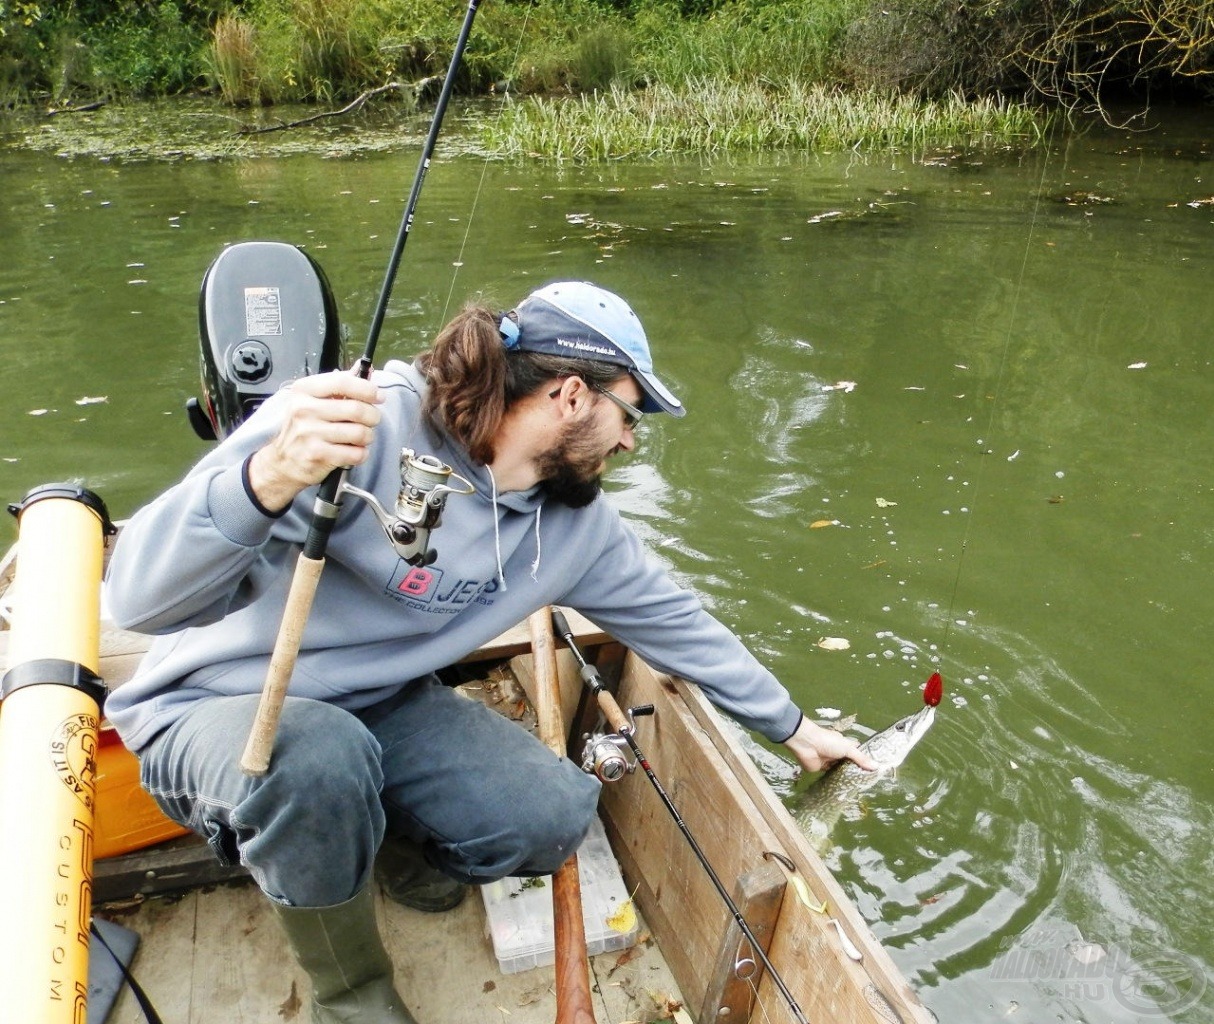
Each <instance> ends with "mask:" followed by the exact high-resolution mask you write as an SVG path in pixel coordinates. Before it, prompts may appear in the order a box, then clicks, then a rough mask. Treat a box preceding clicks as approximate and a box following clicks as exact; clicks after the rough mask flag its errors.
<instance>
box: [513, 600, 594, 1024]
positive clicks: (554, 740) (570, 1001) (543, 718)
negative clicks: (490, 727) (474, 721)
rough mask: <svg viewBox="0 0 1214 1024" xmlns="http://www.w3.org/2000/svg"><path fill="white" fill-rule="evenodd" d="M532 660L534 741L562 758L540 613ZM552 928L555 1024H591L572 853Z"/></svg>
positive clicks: (546, 631) (554, 683)
mask: <svg viewBox="0 0 1214 1024" xmlns="http://www.w3.org/2000/svg"><path fill="white" fill-rule="evenodd" d="M527 625H528V626H529V627H530V630H531V651H532V654H533V655H534V657H535V716H536V720H537V724H538V727H539V734H540V739H541V740H543V741H544V743H545V745H546V746H547V747H548V748H549V749H550V750H551V751H552V752H553V753H554V754H556V755H557V757H564V756H565V720H564V718H563V716H562V715H561V681H560V674H559V672H558V671H557V664H556V641H555V639H553V636H552V611H551V609H549V608H546V607H545V608H541V609H540V610H539V611H537V612H533V613H532V615H531V616H530V618H528V620H527ZM552 929H553V942H554V945H555V966H554V971H555V980H556V1024H594V1009H593V1002H592V997H591V995H590V962H589V958H588V956H587V953H586V924H585V922H584V921H583V919H582V885H581V878H580V876H579V874H578V866H577V853H574V854H573V855H572V856H570V858H569V859H568V860H567V861H565V863H564V864H562V865H561V866H560V867H559V868H557V870H556V873H555V874H554V875H553V876H552Z"/></svg>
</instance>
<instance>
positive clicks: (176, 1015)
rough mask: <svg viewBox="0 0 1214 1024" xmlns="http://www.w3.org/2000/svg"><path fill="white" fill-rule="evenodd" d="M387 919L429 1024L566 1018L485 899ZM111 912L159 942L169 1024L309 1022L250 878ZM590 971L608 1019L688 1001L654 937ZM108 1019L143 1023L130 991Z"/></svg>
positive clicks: (147, 983)
mask: <svg viewBox="0 0 1214 1024" xmlns="http://www.w3.org/2000/svg"><path fill="white" fill-rule="evenodd" d="M377 912H378V914H379V919H380V928H381V931H382V933H383V936H384V943H385V945H386V946H387V948H388V952H389V953H390V954H391V956H392V960H393V962H394V963H395V964H396V984H397V988H398V990H399V991H400V993H401V995H402V996H403V997H404V1000H405V1002H406V1004H407V1005H408V1006H409V1009H410V1010H411V1011H412V1012H413V1014H414V1016H416V1017H417V1019H418V1020H419V1021H420V1022H421V1024H439V1022H441V1024H493V1022H501V1024H539V1022H544V1024H550V1022H551V1021H552V1020H553V1019H555V1015H556V997H555V994H554V991H553V969H552V967H551V966H548V967H536V968H532V969H531V970H526V971H520V972H519V973H517V974H503V973H502V972H501V969H500V968H499V966H498V962H497V957H496V956H495V955H494V952H493V947H492V944H491V943H490V941H489V939H488V938H487V937H486V935H485V911H484V906H483V903H482V901H481V899H480V896H479V894H478V893H476V892H473V893H471V894H470V895H469V897H468V898H467V899H466V900H464V902H463V903H462V904H461V905H460V906H459V907H457V908H456V909H455V910H452V911H448V912H447V913H443V914H423V913H420V912H418V911H414V910H410V909H408V908H406V907H402V906H399V905H397V904H395V903H392V902H391V901H389V900H386V899H383V898H382V896H381V897H379V898H378V904H377ZM103 916H106V917H109V918H111V919H112V920H115V921H117V922H118V923H119V924H122V925H123V926H124V927H127V928H131V929H133V930H134V931H136V932H138V933H139V934H140V936H141V938H142V937H144V936H147V937H148V941H147V942H141V944H140V948H139V951H138V953H137V954H136V956H135V961H134V964H133V965H132V971H133V973H134V976H135V978H136V980H137V981H138V982H139V984H140V985H142V986H143V988H144V990H145V991H146V992H147V994H148V996H149V997H150V999H151V1000H152V1002H153V1004H154V1005H155V1006H156V1008H157V1010H158V1011H159V1012H160V1014H161V1016H162V1017H163V1018H164V1021H165V1024H245V1022H248V1024H253V1022H257V1024H268V1022H271V1021H287V1022H290V1021H299V1022H300V1024H306V1022H307V1021H308V1019H309V1010H308V999H309V990H308V983H307V979H306V977H305V976H304V975H303V973H302V972H301V971H300V970H299V969H298V968H297V967H296V966H295V964H294V961H293V960H292V959H291V955H290V953H289V952H288V950H287V946H286V941H285V940H284V938H283V936H282V933H281V931H280V929H279V927H278V922H277V921H276V920H275V918H274V913H273V911H272V910H271V908H270V906H269V904H268V903H267V901H266V900H265V898H264V897H263V896H262V895H261V893H260V892H259V890H258V889H257V887H256V886H254V885H253V884H252V883H251V882H247V883H233V884H228V885H223V886H219V887H216V888H214V889H200V890H193V891H191V892H189V893H186V894H185V895H184V896H182V897H180V898H163V897H157V898H154V899H148V900H145V901H143V902H142V903H140V904H139V905H138V907H137V908H136V909H134V910H133V911H119V912H109V913H103ZM644 934H645V930H644V928H642V935H644ZM95 955H96V954H95ZM100 955H105V954H104V953H101V954H100ZM591 965H592V979H591V984H592V987H593V989H594V998H595V1003H596V1005H595V1015H596V1018H597V1019H598V1021H599V1022H600V1024H608V1022H614V1024H620V1022H624V1021H634V1022H644V1021H653V1020H658V1019H669V1018H670V1017H671V1014H672V1012H673V1008H674V1007H675V1006H677V1005H679V995H678V990H677V988H676V987H675V984H674V980H673V978H672V977H671V975H670V972H669V970H668V969H667V968H666V966H665V963H664V961H663V960H662V958H661V955H660V954H659V953H658V951H657V948H656V947H655V946H654V944H653V943H652V941H642V942H641V943H640V944H639V945H637V946H636V947H634V948H633V949H632V950H624V951H621V952H611V953H602V954H600V955H599V956H596V957H593V958H592V961H591ZM679 1019H681V1020H688V1019H689V1018H687V1017H685V1016H682V1017H680V1018H679ZM109 1024H143V1016H142V1014H141V1012H140V1010H139V1007H138V1004H137V1003H136V1001H135V999H134V997H133V996H132V995H131V993H130V991H129V990H126V989H124V990H123V993H122V994H121V996H120V997H119V999H118V1001H117V1003H116V1004H115V1007H114V1010H113V1012H112V1013H111V1015H110V1018H109Z"/></svg>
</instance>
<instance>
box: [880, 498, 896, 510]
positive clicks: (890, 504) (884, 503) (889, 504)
mask: <svg viewBox="0 0 1214 1024" xmlns="http://www.w3.org/2000/svg"><path fill="white" fill-rule="evenodd" d="M897 506H898V503H897V502H896V501H890V500H888V499H887V498H878V499H877V508H897Z"/></svg>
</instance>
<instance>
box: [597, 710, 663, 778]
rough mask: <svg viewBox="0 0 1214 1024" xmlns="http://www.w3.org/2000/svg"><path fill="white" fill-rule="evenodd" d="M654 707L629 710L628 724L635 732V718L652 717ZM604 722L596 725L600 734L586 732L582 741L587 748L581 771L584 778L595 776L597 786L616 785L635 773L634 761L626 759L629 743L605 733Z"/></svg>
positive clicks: (615, 735)
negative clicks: (614, 783)
mask: <svg viewBox="0 0 1214 1024" xmlns="http://www.w3.org/2000/svg"><path fill="white" fill-rule="evenodd" d="M652 714H653V705H652V704H642V705H640V706H639V707H635V708H629V709H628V721H629V722H630V723H631V724H632V727H633V731H634V732H635V731H636V716H638V715H652ZM604 725H606V722H605V721H603V720H600V721H599V731H597V732H588V733H586V734H585V735H584V736H583V737H582V739H584V740H585V741H586V746H585V747H583V748H582V771H584V772H586V774H587V775H597V776H598V778H599V781H600V782H619V781H620V779H622V778H623V777H624V776H625V775H629V774H631V773H632V772H634V771H636V767H637V765H636V761H634V760H630V759H629V757H628V750H629V747H628V740H627V739H625V738H624V737H623V736H621V735H620V734H619V733H618V732H605V731H604V730H603V726H604Z"/></svg>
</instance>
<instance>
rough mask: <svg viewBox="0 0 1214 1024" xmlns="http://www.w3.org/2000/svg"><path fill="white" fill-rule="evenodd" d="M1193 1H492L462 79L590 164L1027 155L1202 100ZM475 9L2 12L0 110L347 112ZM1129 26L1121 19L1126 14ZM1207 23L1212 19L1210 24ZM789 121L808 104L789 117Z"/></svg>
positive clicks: (187, 3)
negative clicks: (1181, 99) (954, 150)
mask: <svg viewBox="0 0 1214 1024" xmlns="http://www.w3.org/2000/svg"><path fill="white" fill-rule="evenodd" d="M1192 6H1193V5H1192V4H1191V2H1189V0H1142V2H1141V3H1134V2H1130V3H1126V4H1120V5H1117V7H1116V11H1115V12H1113V11H1112V9H1110V10H1109V11H1105V10H1104V8H1103V6H1102V5H1101V4H1100V3H1097V2H1093V0H1044V2H1042V3H1038V4H1031V5H1025V4H1023V3H1018V2H1015V0H979V2H971V3H960V4H958V3H956V2H955V0H886V2H878V0H812V2H810V0H485V2H484V3H483V4H482V9H481V13H480V14H479V16H478V20H477V24H476V27H475V29H474V31H473V35H472V39H471V42H470V45H469V48H468V51H467V54H466V57H465V62H464V67H463V75H462V79H461V82H460V83H459V86H460V90H461V92H462V93H463V94H465V95H471V96H478V95H486V94H490V93H495V94H499V95H500V94H501V93H502V92H503V91H506V90H508V91H509V92H510V93H511V94H512V95H513V96H514V97H516V98H518V97H522V98H523V101H522V102H520V103H517V104H516V105H515V106H513V107H512V108H511V109H510V111H509V114H508V116H507V117H505V118H503V119H502V121H501V122H500V125H501V127H500V128H495V129H491V130H490V131H489V133H488V135H487V141H488V143H489V144H490V145H492V146H493V147H494V148H495V149H496V150H498V151H500V152H503V153H509V154H528V155H531V154H535V155H541V156H547V157H554V158H564V157H577V158H595V157H609V156H618V155H623V154H629V153H639V152H648V151H660V150H668V149H670V148H675V149H679V150H688V149H697V148H707V149H719V148H735V147H741V148H748V149H750V148H760V147H769V146H790V145H791V146H802V145H858V146H861V147H869V146H875V147H878V148H888V147H904V146H906V147H913V146H916V145H919V144H922V143H923V140H925V139H930V140H932V141H933V142H936V141H941V140H944V139H956V138H959V137H964V138H968V139H971V140H987V141H993V142H996V143H1006V144H1024V143H1025V142H1026V141H1028V142H1031V141H1033V140H1034V139H1036V138H1039V137H1041V135H1042V132H1043V131H1044V128H1045V124H1046V117H1045V115H1042V114H1040V113H1037V112H1036V111H1040V110H1042V109H1054V110H1057V109H1059V108H1061V107H1070V108H1072V109H1074V108H1077V107H1079V106H1082V105H1084V104H1088V105H1090V104H1091V103H1093V102H1095V103H1096V104H1097V106H1098V105H1099V103H1100V99H1101V97H1100V89H1102V88H1105V89H1108V88H1112V87H1117V86H1118V85H1121V86H1127V85H1142V86H1144V87H1146V86H1153V87H1156V88H1159V87H1160V83H1164V84H1167V85H1168V86H1169V87H1174V86H1175V85H1176V84H1177V83H1180V84H1190V85H1192V88H1193V89H1199V88H1200V87H1201V86H1202V85H1203V84H1204V82H1205V80H1206V77H1205V76H1206V75H1207V74H1211V75H1214V46H1212V45H1211V40H1210V39H1208V38H1206V36H1207V35H1214V29H1210V30H1209V31H1207V28H1206V27H1205V22H1204V21H1203V20H1202V19H1200V18H1195V17H1193V16H1192V11H1191V10H1190V8H1191V7H1192ZM464 9H465V2H464V0H443V2H437V0H130V2H126V3H122V4H114V3H112V2H111V0H71V2H67V3H51V2H49V0H42V2H35V0H0V107H9V108H12V107H14V106H17V105H23V104H24V105H27V106H28V105H35V106H38V107H52V108H64V107H69V108H70V107H75V106H79V105H80V104H81V103H84V102H89V101H98V100H113V99H129V98H132V97H157V96H166V95H179V94H194V95H197V94H210V95H214V96H218V97H222V99H223V101H224V102H226V103H227V104H229V105H231V106H232V107H234V108H240V107H256V106H264V105H277V104H285V103H312V104H318V105H323V106H326V107H335V106H340V105H343V104H345V103H348V102H349V101H350V100H352V99H354V98H355V97H358V96H359V95H361V94H363V93H365V92H367V91H368V90H371V89H373V88H376V87H380V86H383V85H385V84H386V83H388V82H399V83H401V85H402V88H401V89H400V90H397V91H396V92H395V93H390V92H385V93H383V94H382V96H379V97H377V99H376V102H381V103H382V102H390V99H389V97H391V96H392V95H397V96H400V95H404V96H406V97H408V96H409V95H410V88H409V87H410V85H411V83H415V82H418V81H421V80H425V79H427V78H430V77H432V76H436V75H439V74H441V73H442V72H443V70H444V69H445V67H446V64H447V62H448V60H449V58H450V53H451V47H452V45H453V41H454V38H455V34H456V29H457V27H458V24H459V22H460V20H461V18H462V15H463V12H464ZM1114 13H1115V14H1116V17H1113V14H1114ZM1206 20H1208V19H1206ZM798 104H806V105H807V106H806V107H805V108H804V109H798Z"/></svg>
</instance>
